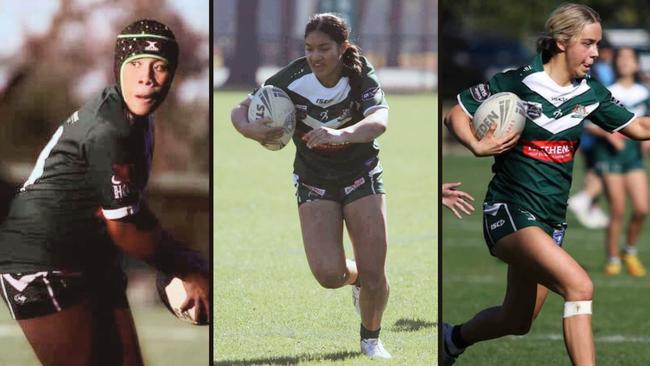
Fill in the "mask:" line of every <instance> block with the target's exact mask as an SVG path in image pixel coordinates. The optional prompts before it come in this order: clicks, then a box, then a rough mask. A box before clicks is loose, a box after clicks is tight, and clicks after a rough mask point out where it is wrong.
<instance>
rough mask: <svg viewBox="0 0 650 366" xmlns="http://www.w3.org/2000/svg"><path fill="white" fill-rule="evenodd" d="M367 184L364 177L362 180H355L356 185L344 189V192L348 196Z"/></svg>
mask: <svg viewBox="0 0 650 366" xmlns="http://www.w3.org/2000/svg"><path fill="white" fill-rule="evenodd" d="M365 182H366V180H365V179H364V178H363V177H361V178H359V179H357V180H355V181H354V183H352V184H351V185H349V186H347V187H344V188H343V192H344V193H345V194H346V195H348V194H350V193H352V192H354V191H355V190H356V189H357V188H359V187H361V186H362V185H363V184H364V183H365Z"/></svg>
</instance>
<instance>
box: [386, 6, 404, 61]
mask: <svg viewBox="0 0 650 366" xmlns="http://www.w3.org/2000/svg"><path fill="white" fill-rule="evenodd" d="M388 32H389V35H388V48H387V50H386V66H388V67H398V66H399V54H400V51H401V50H402V0H390V11H389V12H388Z"/></svg>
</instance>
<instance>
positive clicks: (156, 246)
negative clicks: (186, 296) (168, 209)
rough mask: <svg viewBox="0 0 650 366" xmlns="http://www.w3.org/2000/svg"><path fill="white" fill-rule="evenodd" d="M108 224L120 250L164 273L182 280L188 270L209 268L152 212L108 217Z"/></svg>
mask: <svg viewBox="0 0 650 366" xmlns="http://www.w3.org/2000/svg"><path fill="white" fill-rule="evenodd" d="M146 215H147V214H146V213H145V214H143V216H146ZM106 226H107V229H108V233H109V235H110V236H111V239H113V242H114V243H115V245H116V246H117V247H118V248H120V250H122V251H123V252H124V253H125V254H127V255H129V256H132V257H134V258H137V259H140V260H142V261H144V262H146V263H148V264H149V265H151V266H152V267H155V268H156V269H158V270H160V271H161V272H164V273H166V274H170V275H174V276H177V277H180V278H181V279H182V278H183V277H184V276H185V275H187V274H188V273H191V272H196V271H203V270H207V269H203V268H201V267H202V266H203V265H202V261H201V258H200V256H199V255H198V253H196V252H194V251H192V250H191V249H189V248H187V247H186V246H185V245H183V244H181V243H179V242H178V241H176V240H175V239H174V238H173V237H172V236H171V235H169V234H168V233H167V232H166V231H164V230H163V228H162V227H161V226H160V224H158V222H157V220H155V217H153V215H150V216H149V217H146V218H142V217H138V218H135V220H128V221H121V220H107V222H106Z"/></svg>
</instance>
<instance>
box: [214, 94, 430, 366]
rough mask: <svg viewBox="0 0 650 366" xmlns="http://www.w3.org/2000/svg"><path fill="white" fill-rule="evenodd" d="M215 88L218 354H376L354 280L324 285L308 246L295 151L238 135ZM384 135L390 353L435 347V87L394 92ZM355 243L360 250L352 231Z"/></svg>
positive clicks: (299, 358) (230, 357)
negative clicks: (368, 349)
mask: <svg viewBox="0 0 650 366" xmlns="http://www.w3.org/2000/svg"><path fill="white" fill-rule="evenodd" d="M245 95H246V92H238V93H232V92H218V93H217V94H216V95H215V122H214V134H215V137H214V138H215V140H214V154H215V155H214V156H215V158H214V181H215V191H214V207H215V212H214V223H215V238H214V267H215V272H214V293H215V304H214V306H215V326H214V329H215V330H214V334H215V338H214V355H215V363H216V364H217V365H295V364H301V365H303V364H304V365H329V364H338V365H367V364H372V363H371V362H370V361H368V360H366V359H364V358H362V357H361V356H360V354H359V353H358V347H359V338H358V337H359V336H358V333H359V319H358V317H357V314H356V313H355V311H354V308H353V306H352V301H351V292H350V289H349V288H343V289H338V290H326V289H323V288H321V287H320V286H319V285H318V283H317V282H316V280H315V279H314V278H313V277H312V275H311V273H310V271H309V267H308V265H307V261H306V258H305V254H304V251H303V247H302V240H301V235H300V227H299V222H298V212H297V206H296V202H295V197H294V189H293V185H292V180H291V172H292V170H291V169H292V168H291V167H292V161H293V156H294V152H295V148H294V146H293V145H292V144H291V145H289V146H288V147H286V148H284V149H283V150H280V151H276V152H272V151H268V150H265V149H264V148H262V146H260V145H259V144H257V143H256V142H254V141H252V140H246V139H244V138H243V137H241V136H240V135H239V134H238V133H237V132H236V131H235V129H234V128H233V127H232V126H231V124H230V118H229V115H230V109H231V108H232V107H233V106H234V105H235V104H236V103H237V102H239V101H240V100H241V99H243V98H244V96H245ZM388 98H389V104H390V106H391V112H390V115H391V121H390V126H389V128H388V131H387V133H386V134H385V135H384V136H382V137H381V138H380V144H381V148H382V149H381V154H380V158H381V159H382V164H383V166H384V170H385V174H384V182H385V185H386V189H387V192H388V194H387V202H388V222H389V226H388V231H389V251H388V260H387V272H388V278H389V281H390V284H391V296H390V300H389V303H388V308H387V310H386V312H385V314H384V320H383V329H382V339H383V341H384V343H385V345H386V347H387V349H388V350H389V351H390V352H392V354H393V356H394V359H393V360H392V361H391V362H389V363H387V364H391V365H432V364H435V360H436V357H437V352H436V348H437V343H436V339H437V335H436V319H437V314H436V309H437V281H436V275H435V274H436V273H437V268H436V263H437V259H436V237H435V233H436V227H435V223H434V222H435V221H434V212H435V207H436V204H435V202H437V198H436V189H435V187H436V183H435V172H436V168H435V164H436V163H435V161H436V153H435V151H436V149H435V147H434V146H436V145H435V143H434V138H435V132H436V123H435V117H434V116H435V113H434V112H435V110H436V98H435V97H434V96H433V95H422V96H413V95H408V96H402V95H400V96H389V97H388ZM345 246H346V250H347V251H348V253H351V249H350V244H349V241H348V239H347V237H346V242H345Z"/></svg>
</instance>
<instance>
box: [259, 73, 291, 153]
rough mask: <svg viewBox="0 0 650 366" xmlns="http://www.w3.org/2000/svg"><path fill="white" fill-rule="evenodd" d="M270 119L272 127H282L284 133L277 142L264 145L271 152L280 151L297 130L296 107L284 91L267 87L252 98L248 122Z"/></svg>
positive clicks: (270, 86) (260, 89)
mask: <svg viewBox="0 0 650 366" xmlns="http://www.w3.org/2000/svg"><path fill="white" fill-rule="evenodd" d="M264 117H269V118H271V120H272V121H273V122H272V123H271V124H269V126H270V127H282V128H283V129H284V133H283V134H282V137H280V138H279V139H277V140H274V141H270V142H267V143H263V144H262V146H264V147H265V148H267V149H269V150H280V149H282V148H283V147H285V146H286V145H287V144H288V143H289V140H291V137H292V136H293V132H294V131H295V129H296V107H295V106H294V105H293V102H292V101H291V98H290V97H289V96H288V95H287V93H285V92H284V90H282V89H280V88H278V87H276V86H273V85H265V86H262V87H261V88H259V89H258V90H257V91H256V92H255V93H254V94H253V96H252V98H251V103H250V105H249V106H248V122H253V121H255V120H258V119H261V118H264Z"/></svg>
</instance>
